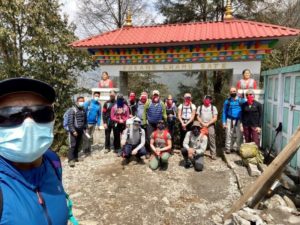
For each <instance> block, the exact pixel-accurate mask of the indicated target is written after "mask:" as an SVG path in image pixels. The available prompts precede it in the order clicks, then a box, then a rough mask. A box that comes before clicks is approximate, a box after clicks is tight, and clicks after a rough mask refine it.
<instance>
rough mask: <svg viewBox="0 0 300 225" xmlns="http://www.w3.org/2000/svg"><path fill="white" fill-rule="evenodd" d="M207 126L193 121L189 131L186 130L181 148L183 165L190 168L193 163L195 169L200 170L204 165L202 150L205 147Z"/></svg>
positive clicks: (203, 150)
mask: <svg viewBox="0 0 300 225" xmlns="http://www.w3.org/2000/svg"><path fill="white" fill-rule="evenodd" d="M207 135H208V129H207V127H202V128H201V126H200V123H199V122H198V121H194V122H193V124H192V128H191V131H188V132H187V133H186V135H185V138H184V141H183V148H182V149H181V153H182V156H183V158H184V162H185V164H184V167H185V168H187V169H188V168H190V167H191V165H194V168H195V170H196V171H202V170H203V167H204V152H205V150H206V147H207Z"/></svg>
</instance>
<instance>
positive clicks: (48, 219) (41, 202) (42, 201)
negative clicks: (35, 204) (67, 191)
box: [36, 189, 52, 225]
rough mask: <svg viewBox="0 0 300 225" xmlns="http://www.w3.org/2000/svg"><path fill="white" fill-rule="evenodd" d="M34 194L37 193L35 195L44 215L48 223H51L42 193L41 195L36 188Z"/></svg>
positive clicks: (49, 224)
mask: <svg viewBox="0 0 300 225" xmlns="http://www.w3.org/2000/svg"><path fill="white" fill-rule="evenodd" d="M36 195H37V197H38V201H39V204H40V205H41V206H42V207H43V210H44V214H45V216H46V219H47V222H48V225H52V222H51V219H50V216H49V213H48V210H47V207H46V204H45V201H44V199H43V197H42V195H41V193H40V191H39V189H36Z"/></svg>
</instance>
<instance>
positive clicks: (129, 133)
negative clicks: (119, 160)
mask: <svg viewBox="0 0 300 225" xmlns="http://www.w3.org/2000/svg"><path fill="white" fill-rule="evenodd" d="M141 122H142V121H141V120H140V119H139V118H138V117H133V118H130V119H128V120H127V121H126V124H127V128H126V129H125V130H124V131H123V134H122V138H121V146H122V149H123V157H124V161H123V164H128V163H129V161H130V157H131V155H134V156H135V157H136V161H137V162H138V163H143V160H142V159H141V157H142V156H143V155H146V153H147V152H146V149H145V141H146V135H145V131H144V130H143V129H142V128H141Z"/></svg>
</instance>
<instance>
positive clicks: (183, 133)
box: [180, 123, 193, 148]
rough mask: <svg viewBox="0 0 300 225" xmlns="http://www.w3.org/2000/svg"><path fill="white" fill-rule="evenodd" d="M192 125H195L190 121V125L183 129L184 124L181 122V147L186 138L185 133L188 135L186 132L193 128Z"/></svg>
mask: <svg viewBox="0 0 300 225" xmlns="http://www.w3.org/2000/svg"><path fill="white" fill-rule="evenodd" d="M192 125H193V124H192V123H189V125H187V126H186V129H185V130H183V129H182V126H181V124H180V147H181V148H183V140H184V138H185V135H186V133H187V132H188V131H190V130H191V128H192Z"/></svg>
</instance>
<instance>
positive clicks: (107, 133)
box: [105, 125, 116, 150]
mask: <svg viewBox="0 0 300 225" xmlns="http://www.w3.org/2000/svg"><path fill="white" fill-rule="evenodd" d="M111 131H113V132H114V137H115V136H116V135H115V130H114V129H113V125H107V128H106V129H105V148H106V149H109V150H110V134H111ZM114 142H115V139H114ZM114 145H115V144H114Z"/></svg>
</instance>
